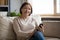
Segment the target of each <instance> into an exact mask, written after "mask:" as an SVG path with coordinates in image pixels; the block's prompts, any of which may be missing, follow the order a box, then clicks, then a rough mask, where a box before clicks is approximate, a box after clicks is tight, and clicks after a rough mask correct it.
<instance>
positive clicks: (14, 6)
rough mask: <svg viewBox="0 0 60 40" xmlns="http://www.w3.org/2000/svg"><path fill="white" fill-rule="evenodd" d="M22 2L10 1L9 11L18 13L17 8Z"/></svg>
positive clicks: (17, 0) (20, 0)
mask: <svg viewBox="0 0 60 40" xmlns="http://www.w3.org/2000/svg"><path fill="white" fill-rule="evenodd" d="M21 3H22V0H10V11H11V12H13V11H15V10H16V12H19V8H20V6H21Z"/></svg>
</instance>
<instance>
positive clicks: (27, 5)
mask: <svg viewBox="0 0 60 40" xmlns="http://www.w3.org/2000/svg"><path fill="white" fill-rule="evenodd" d="M23 7H29V8H31V5H29V4H26V5H24V6H23Z"/></svg>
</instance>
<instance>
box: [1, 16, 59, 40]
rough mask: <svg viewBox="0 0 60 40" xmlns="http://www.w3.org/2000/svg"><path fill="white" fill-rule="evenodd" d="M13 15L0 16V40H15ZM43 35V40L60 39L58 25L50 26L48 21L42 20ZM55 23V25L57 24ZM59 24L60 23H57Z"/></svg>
mask: <svg viewBox="0 0 60 40" xmlns="http://www.w3.org/2000/svg"><path fill="white" fill-rule="evenodd" d="M14 18H15V17H2V16H0V40H16V34H15V32H14V30H13V27H12V22H13V19H14ZM43 24H44V27H45V28H44V30H45V31H44V32H43V34H44V36H45V40H60V32H59V30H60V27H57V26H56V25H55V27H52V26H50V25H53V24H50V23H49V22H44V21H43ZM58 24H59V23H58ZM58 24H57V25H58ZM58 26H60V25H58Z"/></svg>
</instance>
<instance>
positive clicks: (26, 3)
mask: <svg viewBox="0 0 60 40" xmlns="http://www.w3.org/2000/svg"><path fill="white" fill-rule="evenodd" d="M25 5H30V6H31V4H30V3H28V2H24V3H23V4H22V6H21V7H20V13H21V14H22V11H21V9H22V8H23V7H24V6H25ZM31 14H32V6H31V13H30V14H29V16H30V15H31Z"/></svg>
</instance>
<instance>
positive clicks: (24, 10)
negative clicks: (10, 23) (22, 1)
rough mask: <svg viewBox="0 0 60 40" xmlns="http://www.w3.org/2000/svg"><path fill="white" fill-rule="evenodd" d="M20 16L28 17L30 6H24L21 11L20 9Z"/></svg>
mask: <svg viewBox="0 0 60 40" xmlns="http://www.w3.org/2000/svg"><path fill="white" fill-rule="evenodd" d="M21 12H22V15H24V16H29V15H30V13H31V6H30V5H25V6H24V7H23V8H22V9H21Z"/></svg>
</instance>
